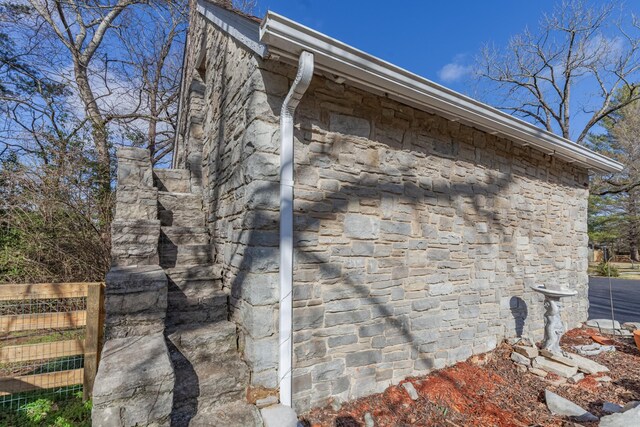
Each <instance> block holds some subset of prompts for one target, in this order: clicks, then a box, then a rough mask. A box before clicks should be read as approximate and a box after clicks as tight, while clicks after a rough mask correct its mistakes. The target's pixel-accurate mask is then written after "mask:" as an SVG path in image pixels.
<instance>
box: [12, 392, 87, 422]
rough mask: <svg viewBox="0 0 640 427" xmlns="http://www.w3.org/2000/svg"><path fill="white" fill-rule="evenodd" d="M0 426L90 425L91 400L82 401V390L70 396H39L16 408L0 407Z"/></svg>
mask: <svg viewBox="0 0 640 427" xmlns="http://www.w3.org/2000/svg"><path fill="white" fill-rule="evenodd" d="M0 426H20V427H22V426H24V427H45V426H46V427H90V426H91V401H87V402H83V401H82V391H76V392H75V393H73V394H71V395H70V396H65V395H62V394H61V395H59V396H58V397H50V398H40V399H37V400H33V401H31V402H29V403H25V404H23V405H21V406H20V407H19V409H18V410H16V409H0Z"/></svg>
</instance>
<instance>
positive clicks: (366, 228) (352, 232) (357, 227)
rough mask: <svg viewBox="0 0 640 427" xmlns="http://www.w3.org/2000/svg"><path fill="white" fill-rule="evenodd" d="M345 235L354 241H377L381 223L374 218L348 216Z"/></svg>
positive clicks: (345, 219) (346, 217) (356, 215)
mask: <svg viewBox="0 0 640 427" xmlns="http://www.w3.org/2000/svg"><path fill="white" fill-rule="evenodd" d="M344 233H345V236H347V237H351V238H354V239H377V238H378V235H379V233H380V221H379V220H378V219H377V218H375V217H372V216H367V215H360V214H347V215H346V216H345V218H344Z"/></svg>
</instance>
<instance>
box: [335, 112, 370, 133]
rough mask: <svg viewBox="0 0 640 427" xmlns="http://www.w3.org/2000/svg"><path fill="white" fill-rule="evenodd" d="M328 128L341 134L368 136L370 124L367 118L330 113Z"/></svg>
mask: <svg viewBox="0 0 640 427" xmlns="http://www.w3.org/2000/svg"><path fill="white" fill-rule="evenodd" d="M329 130H330V131H331V132H337V133H341V134H343V135H350V136H357V137H361V138H369V136H370V134H371V124H370V123H369V121H368V120H365V119H362V118H359V117H353V116H347V115H344V114H338V113H331V114H330V115H329Z"/></svg>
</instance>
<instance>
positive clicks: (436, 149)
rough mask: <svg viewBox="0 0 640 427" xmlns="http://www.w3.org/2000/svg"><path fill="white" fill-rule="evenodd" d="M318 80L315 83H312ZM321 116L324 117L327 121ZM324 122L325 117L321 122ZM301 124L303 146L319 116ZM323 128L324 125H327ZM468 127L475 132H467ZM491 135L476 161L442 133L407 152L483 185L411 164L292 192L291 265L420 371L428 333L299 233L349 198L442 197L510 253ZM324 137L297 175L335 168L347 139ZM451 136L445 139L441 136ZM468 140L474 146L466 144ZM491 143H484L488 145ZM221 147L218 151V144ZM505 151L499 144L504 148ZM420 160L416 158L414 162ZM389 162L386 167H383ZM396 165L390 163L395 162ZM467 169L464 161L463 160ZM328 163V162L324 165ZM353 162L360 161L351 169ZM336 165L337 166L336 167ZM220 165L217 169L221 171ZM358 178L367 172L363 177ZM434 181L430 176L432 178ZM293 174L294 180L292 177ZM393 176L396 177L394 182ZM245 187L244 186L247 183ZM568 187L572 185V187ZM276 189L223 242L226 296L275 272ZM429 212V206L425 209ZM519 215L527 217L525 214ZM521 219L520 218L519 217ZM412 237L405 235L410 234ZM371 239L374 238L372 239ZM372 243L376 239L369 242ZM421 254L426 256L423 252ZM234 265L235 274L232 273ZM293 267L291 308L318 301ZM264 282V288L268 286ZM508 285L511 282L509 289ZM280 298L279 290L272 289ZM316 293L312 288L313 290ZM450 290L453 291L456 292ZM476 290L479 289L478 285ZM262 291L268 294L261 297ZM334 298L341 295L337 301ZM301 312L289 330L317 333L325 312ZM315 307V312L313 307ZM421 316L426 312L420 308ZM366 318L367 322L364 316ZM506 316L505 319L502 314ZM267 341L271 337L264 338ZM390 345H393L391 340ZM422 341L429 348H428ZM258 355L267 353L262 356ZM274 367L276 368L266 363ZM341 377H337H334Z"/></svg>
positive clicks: (412, 201)
mask: <svg viewBox="0 0 640 427" xmlns="http://www.w3.org/2000/svg"><path fill="white" fill-rule="evenodd" d="M314 81H316V80H314ZM314 84H315V85H316V86H317V84H318V83H313V82H312V89H310V92H312V91H313V90H314V89H316V87H314V86H313V85H314ZM268 99H269V104H270V106H271V109H272V110H273V111H278V110H279V108H280V105H281V102H282V100H281V98H279V97H277V96H269V97H268ZM309 99H313V97H312V96H309V97H307V98H305V99H304V100H303V105H301V109H302V110H304V103H305V102H313V101H309ZM307 109H308V110H318V109H319V108H318V107H317V106H307ZM325 119H326V118H325ZM377 120H378V118H376V117H374V118H371V122H372V123H375V122H376V121H377ZM323 121H324V122H325V123H326V120H323ZM299 123H300V129H301V130H300V129H298V130H296V135H295V136H296V138H297V140H298V141H300V143H301V144H303V145H306V146H308V145H309V144H310V141H309V140H308V139H307V137H308V135H309V132H312V131H313V129H314V126H317V125H318V123H317V121H311V120H309V119H308V118H306V117H305V116H304V114H301V119H300V120H299ZM218 129H219V132H220V135H219V136H218V138H219V139H218V141H221V142H224V141H225V139H224V137H225V135H224V134H223V133H224V131H223V129H224V125H223V123H221V124H220V125H219V127H218ZM325 130H328V129H325ZM471 131H473V129H472V130H471ZM425 132H426V133H429V132H430V130H429V129H427V130H425ZM489 138H492V139H491V141H493V142H492V143H489V142H483V145H482V147H481V148H480V150H487V153H485V154H486V155H482V156H476V158H475V159H469V158H462V159H458V154H459V153H458V150H459V148H460V145H461V144H463V143H459V142H457V141H455V140H454V139H452V138H451V137H447V138H443V140H438V139H437V138H432V139H433V143H432V146H431V147H421V146H418V145H411V146H410V147H409V149H410V150H411V151H415V152H417V153H418V154H419V155H420V156H421V157H422V158H423V159H424V158H429V157H432V156H435V157H442V158H446V159H458V160H462V161H464V162H465V163H466V164H468V165H469V166H470V167H474V168H476V169H478V170H484V171H485V174H486V175H487V178H486V180H485V181H484V182H476V183H473V184H471V183H456V182H451V181H450V180H448V179H434V180H433V181H432V182H431V183H430V184H429V185H424V186H422V185H420V179H419V178H421V177H420V176H418V175H417V174H416V172H415V169H413V168H412V167H411V166H404V165H397V175H396V178H398V177H399V178H398V179H399V180H400V182H393V180H389V181H388V182H382V183H381V182H379V181H378V180H377V179H373V180H372V178H371V175H372V174H373V172H372V173H368V174H367V173H365V174H360V176H353V175H351V177H350V179H349V181H346V180H342V181H341V182H340V186H339V189H338V190H337V191H330V190H324V191H323V192H320V191H319V190H317V191H316V192H315V194H312V195H309V194H306V195H304V196H303V197H297V196H296V202H295V206H294V208H295V213H294V214H295V236H294V243H295V245H296V249H295V250H296V253H295V264H296V266H299V265H305V264H307V265H310V264H314V265H317V269H318V276H319V277H323V278H325V279H324V280H323V279H317V280H316V281H315V282H314V283H315V284H316V285H320V286H321V287H322V288H323V290H325V289H330V288H331V287H337V286H338V284H341V285H342V286H344V287H346V288H347V289H348V291H346V292H345V294H344V295H343V296H342V298H349V299H360V300H362V301H363V303H362V304H363V305H366V306H367V307H368V308H369V309H371V311H372V314H375V317H376V318H379V319H380V320H381V321H382V322H383V323H384V330H385V332H384V336H385V337H392V336H396V337H401V338H396V339H395V340H394V343H395V344H400V343H406V344H407V345H408V346H410V347H411V348H412V359H413V360H416V361H418V360H419V362H417V363H420V365H418V366H419V367H420V368H421V369H431V368H434V367H435V365H434V360H433V358H432V357H426V358H424V359H422V358H421V357H420V355H427V354H429V353H434V351H432V350H431V349H430V348H432V347H433V345H431V346H429V345H428V344H432V343H433V342H434V340H433V339H432V337H431V338H429V339H427V338H425V334H424V333H421V334H416V333H414V332H412V331H411V325H410V318H409V315H407V314H400V315H398V314H396V313H395V309H394V307H393V304H389V303H387V302H385V299H384V298H378V297H376V296H372V295H371V286H370V285H369V284H368V283H359V282H358V280H359V279H360V277H358V274H357V272H355V271H349V273H353V277H354V278H355V280H354V279H352V278H351V277H350V276H349V274H345V271H343V269H342V265H339V264H336V263H332V262H330V258H331V253H330V251H329V252H328V253H329V255H327V252H324V251H320V250H317V249H318V248H319V247H320V246H321V244H319V243H317V242H316V243H315V244H314V243H313V242H311V243H310V242H305V241H304V233H305V232H306V233H311V234H315V233H317V232H318V231H319V229H320V227H321V224H322V223H323V221H326V222H334V223H336V222H338V221H339V215H344V214H346V213H347V212H348V211H349V202H350V201H353V200H369V201H380V202H383V201H384V200H385V199H387V200H389V199H391V200H395V201H400V202H402V203H403V204H407V205H413V206H418V205H422V204H426V202H425V200H427V199H430V200H431V201H433V200H436V206H437V205H438V202H437V201H438V200H443V201H446V207H449V208H452V209H454V210H455V214H454V216H457V217H460V218H461V219H463V220H464V222H465V223H470V224H474V223H477V222H486V224H487V225H488V227H489V229H490V231H491V234H492V235H498V236H499V237H500V238H499V239H498V240H497V241H492V240H489V241H482V239H483V237H482V236H476V237H477V238H478V239H479V240H478V241H477V244H478V245H483V244H487V245H493V246H494V251H497V252H496V253H497V254H499V253H502V252H503V251H507V250H508V251H509V252H513V253H515V243H514V242H513V240H512V239H513V236H512V235H511V234H509V227H514V225H513V223H512V222H513V218H506V217H503V215H502V212H501V209H500V208H499V207H497V206H496V203H497V202H495V200H496V199H497V198H499V197H501V196H507V195H509V194H508V193H509V187H510V185H511V184H512V183H513V182H514V180H515V178H516V176H518V175H514V172H513V171H512V170H511V168H508V170H507V171H506V172H501V171H500V170H498V169H497V168H496V167H495V164H494V163H493V160H492V157H491V156H492V155H495V156H497V155H498V153H497V152H496V151H497V148H496V144H498V142H497V141H498V140H497V139H495V138H493V137H490V136H489ZM327 139H328V141H327V142H326V143H325V146H326V147H327V151H326V152H322V153H310V155H309V158H308V159H304V160H305V161H304V164H302V163H301V162H298V159H297V162H298V163H297V164H296V177H298V176H300V175H304V174H305V173H306V172H307V171H313V170H317V169H318V168H322V167H323V166H322V165H323V159H321V157H325V158H326V159H328V161H329V162H331V164H332V165H338V164H339V163H340V162H339V149H338V150H332V147H334V146H340V145H341V144H345V143H346V140H345V138H344V137H342V136H340V135H337V134H328V135H327ZM447 139H448V141H446V140H447ZM372 141H373V143H380V144H384V145H386V146H388V147H389V149H390V150H392V151H393V152H400V151H402V150H406V149H407V147H405V146H403V144H401V143H399V144H392V143H389V142H387V141H382V140H379V139H378V140H376V139H375V138H372ZM499 143H500V144H502V145H505V144H506V149H507V150H508V149H509V147H510V145H509V144H510V143H509V142H507V141H504V140H502V141H501V142H499ZM464 144H471V145H473V143H464ZM485 147H488V148H485ZM219 149H220V148H219ZM501 150H504V148H501ZM216 157H217V158H218V160H216V162H217V163H216V168H218V167H221V166H222V163H221V162H220V160H219V158H220V156H219V155H218V156H216ZM417 161H420V159H417ZM386 166H390V165H386ZM394 166H395V165H394ZM465 166H466V165H465ZM532 166H534V167H535V168H537V167H538V166H537V165H536V164H535V163H533V164H532ZM325 167H327V168H329V167H333V166H328V165H327V166H325ZM356 167H358V166H356ZM546 167H547V168H552V169H555V168H557V169H559V167H557V166H551V165H546ZM337 169H339V168H337ZM218 170H219V169H218ZM353 171H354V170H353V169H351V170H349V168H348V167H342V170H339V172H342V173H343V175H344V176H345V179H346V177H347V176H348V175H349V174H350V173H352V172H353ZM362 175H365V176H364V177H363V176H362ZM434 178H435V177H434ZM525 178H527V179H529V180H531V179H535V180H543V181H545V180H546V181H547V182H549V183H551V184H554V185H562V186H565V187H567V186H569V184H568V183H567V182H563V180H562V179H561V177H560V178H558V177H556V176H553V175H552V176H549V175H547V176H546V177H541V176H526V177H525ZM296 179H297V178H296ZM398 179H395V181H397V180H398ZM245 184H249V183H245ZM569 187H570V186H569ZM575 188H581V187H580V186H579V185H578V184H577V183H576V184H575ZM219 191H220V187H219V186H216V187H215V189H214V192H213V194H212V197H211V203H212V205H211V206H213V212H214V213H215V212H217V205H216V201H217V200H218V197H219V196H220V194H219ZM296 193H305V188H304V187H303V186H300V185H297V186H296ZM278 194H279V184H278V182H277V181H263V182H262V183H261V187H260V188H259V189H257V190H255V191H254V192H253V193H252V195H251V197H252V200H251V210H249V211H247V212H246V213H245V214H244V215H245V216H244V218H243V221H242V228H243V229H242V231H241V233H240V236H239V238H238V241H237V242H228V243H227V244H228V245H232V247H231V248H230V250H231V254H232V255H231V257H230V259H231V262H230V264H231V266H233V267H232V268H230V267H229V266H227V267H226V268H225V270H226V273H227V274H228V275H229V276H230V277H231V281H230V284H227V285H230V288H231V295H232V297H233V299H235V300H237V301H240V302H241V301H244V300H246V299H247V295H246V294H245V289H244V288H243V286H244V279H245V278H246V274H245V273H246V272H254V273H259V274H264V273H277V271H278V270H277V263H278V258H277V255H278V229H277V224H278V210H277V209H278V206H277V200H278ZM461 203H464V204H469V205H470V206H471V211H470V212H469V211H468V210H465V209H463V208H461V207H460V206H459V205H460V204H461ZM426 209H427V210H428V209H430V208H428V207H427V208H426ZM529 215H530V216H531V219H535V218H534V217H533V215H535V213H534V212H531V213H529ZM523 216H524V215H523ZM519 220H522V218H519ZM408 238H409V237H408ZM411 238H422V239H425V240H428V239H429V238H430V237H429V236H425V235H424V234H423V235H422V236H412V237H411ZM401 240H402V237H399V240H398V241H401ZM369 241H370V242H371V241H372V240H369ZM374 241H375V240H374ZM425 256H426V255H425ZM236 269H237V272H236ZM295 274H296V273H295V272H294V306H296V303H297V304H300V301H304V300H305V299H314V298H315V299H318V298H321V296H320V295H317V294H316V295H312V296H310V297H309V296H303V295H300V294H299V292H298V290H299V287H297V286H296V283H295V281H296V280H295ZM512 274H513V273H512V272H511V271H506V272H504V275H507V276H508V275H512ZM517 285H518V286H520V287H521V289H522V291H524V290H525V289H524V288H525V284H523V283H521V284H517ZM265 286H268V285H266V284H265ZM512 287H513V286H512ZM275 292H276V297H277V289H276V290H275ZM312 292H313V290H312ZM454 292H455V289H454ZM477 293H478V294H479V290H477ZM266 294H267V292H265V295H266ZM504 297H507V298H508V297H509V296H508V295H504ZM336 299H339V298H336ZM511 300H513V301H517V305H516V309H517V310H515V311H514V310H513V309H512V306H511V305H510V307H509V308H510V309H512V310H511V311H512V314H513V317H514V319H515V329H516V330H515V332H516V334H517V335H521V334H522V333H523V330H524V328H525V321H526V319H527V316H528V314H529V313H528V309H527V306H526V303H525V302H524V300H523V299H522V298H520V297H512V298H511ZM267 303H268V304H273V305H277V304H275V303H274V302H272V301H265V304H267ZM322 303H326V301H322ZM473 305H475V306H477V312H478V313H479V307H480V305H481V303H480V302H479V301H478V302H476V303H473ZM236 309H237V307H233V306H232V307H231V313H230V315H231V316H232V317H233V315H234V310H236ZM305 309H311V307H306V308H301V309H300V310H296V309H294V319H297V321H296V320H294V331H295V332H300V331H301V330H310V331H311V337H313V336H314V330H315V329H316V328H322V327H324V320H323V319H324V313H322V315H318V316H317V317H315V318H309V317H306V318H305V315H304V314H302V315H301V313H296V312H300V311H303V310H305ZM318 311H320V310H318ZM425 316H426V312H425ZM367 320H370V319H367ZM503 320H504V319H503ZM358 321H359V320H358V319H355V318H354V319H353V320H352V321H351V322H347V323H351V324H353V323H356V322H358ZM433 321H434V331H436V332H437V331H438V330H439V327H438V326H436V325H437V323H438V322H439V321H440V320H439V319H436V318H434V319H433ZM266 338H270V337H265V339H266ZM395 344H394V345H395ZM425 344H427V345H426V347H425ZM273 349H274V350H276V352H277V342H276V346H275V347H273ZM327 355H328V353H327V348H326V347H324V348H319V349H314V350H313V355H312V358H313V359H321V358H323V357H325V356H327ZM260 357H269V356H263V355H261V356H260ZM271 360H272V362H273V363H275V361H276V360H277V355H276V357H273V358H272V359H271ZM271 367H275V365H274V366H271ZM338 379H339V378H336V379H335V381H337V380H338Z"/></svg>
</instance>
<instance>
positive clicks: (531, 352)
mask: <svg viewBox="0 0 640 427" xmlns="http://www.w3.org/2000/svg"><path fill="white" fill-rule="evenodd" d="M513 350H514V351H515V352H516V353H520V354H522V355H523V356H526V357H528V358H529V359H534V358H536V357H538V353H539V352H538V348H537V347H533V346H526V345H516V346H513Z"/></svg>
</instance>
